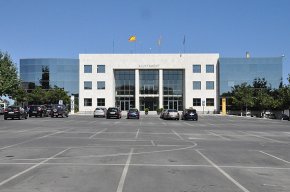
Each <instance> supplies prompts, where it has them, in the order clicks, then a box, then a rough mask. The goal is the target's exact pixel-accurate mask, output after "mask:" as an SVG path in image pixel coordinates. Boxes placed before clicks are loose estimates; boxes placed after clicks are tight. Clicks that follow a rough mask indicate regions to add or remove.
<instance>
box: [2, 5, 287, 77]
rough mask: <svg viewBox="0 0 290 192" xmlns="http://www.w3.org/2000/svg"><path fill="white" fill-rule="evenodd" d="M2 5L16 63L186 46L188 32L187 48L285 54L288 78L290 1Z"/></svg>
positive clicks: (6, 46) (6, 40) (5, 36)
mask: <svg viewBox="0 0 290 192" xmlns="http://www.w3.org/2000/svg"><path fill="white" fill-rule="evenodd" d="M0 5H1V8H0V9H1V11H0V18H1V23H0V50H1V51H7V52H8V53H9V54H10V55H11V57H12V59H13V61H14V62H15V63H19V59H20V58H51V57H57V58H78V54H79V53H112V52H113V51H114V52H115V53H131V52H138V53H150V52H151V53H179V52H182V51H183V38H184V35H185V52H188V53H220V55H221V56H223V57H244V56H245V53H246V51H249V52H250V54H251V57H261V56H265V57H268V56H269V57H271V56H281V55H282V54H284V55H285V57H284V78H285V77H286V74H288V73H290V24H289V21H290V11H289V10H290V0H103V1H101V0H42V1H41V0H0ZM130 35H136V36H137V42H136V45H134V43H129V42H128V38H129V36H130ZM159 37H162V40H161V46H160V47H158V46H157V40H158V38H159ZM113 42H114V43H113ZM113 44H114V46H113ZM135 46H136V47H135ZM113 47H114V48H113Z"/></svg>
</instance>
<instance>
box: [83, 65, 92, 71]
mask: <svg viewBox="0 0 290 192" xmlns="http://www.w3.org/2000/svg"><path fill="white" fill-rule="evenodd" d="M84 73H92V65H85V66H84Z"/></svg>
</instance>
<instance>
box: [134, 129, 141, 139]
mask: <svg viewBox="0 0 290 192" xmlns="http://www.w3.org/2000/svg"><path fill="white" fill-rule="evenodd" d="M139 131H140V129H138V130H137V133H136V136H135V139H137V138H138V135H139Z"/></svg>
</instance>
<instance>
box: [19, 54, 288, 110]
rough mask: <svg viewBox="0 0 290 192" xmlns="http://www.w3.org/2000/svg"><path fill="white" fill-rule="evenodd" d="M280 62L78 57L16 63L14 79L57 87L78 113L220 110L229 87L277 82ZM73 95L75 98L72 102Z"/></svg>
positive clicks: (271, 59)
mask: <svg viewBox="0 0 290 192" xmlns="http://www.w3.org/2000/svg"><path fill="white" fill-rule="evenodd" d="M282 64H283V59H282V57H261V58H250V57H249V55H247V57H245V58H224V57H219V54H214V53H213V54H80V55H79V59H21V60H20V78H21V79H22V81H23V84H24V86H25V88H26V90H27V91H31V90H32V89H34V88H35V86H42V87H43V88H45V89H49V88H52V87H54V86H58V87H61V88H64V90H66V91H68V93H69V94H74V95H75V96H76V99H77V100H78V101H79V111H80V112H92V111H93V110H94V109H95V108H96V107H106V108H108V107H112V106H117V107H120V108H121V109H122V110H128V109H129V108H138V109H139V110H141V111H144V110H145V108H148V109H149V111H156V110H157V109H158V108H164V109H168V108H170V109H177V110H179V111H181V110H183V109H184V108H189V107H193V108H195V109H197V111H198V112H199V113H214V112H219V110H220V97H221V96H222V95H223V94H225V93H227V92H229V91H231V88H232V87H233V86H234V85H239V84H241V83H244V82H247V83H248V84H252V82H253V81H254V79H255V78H265V79H266V81H267V82H268V84H269V85H271V87H272V88H278V87H279V86H280V84H281V82H282ZM78 94H79V98H78Z"/></svg>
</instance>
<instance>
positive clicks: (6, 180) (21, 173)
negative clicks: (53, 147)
mask: <svg viewBox="0 0 290 192" xmlns="http://www.w3.org/2000/svg"><path fill="white" fill-rule="evenodd" d="M69 149H70V148H67V149H65V150H63V151H61V152H59V153H57V154H55V155H53V156H51V157H49V158H47V159H45V160H43V161H41V162H40V163H37V164H35V165H33V166H32V167H29V168H28V169H25V170H24V171H21V172H20V173H17V174H16V175H13V176H12V177H9V178H8V179H5V180H4V181H2V182H1V183H0V186H2V185H4V184H6V183H8V182H9V181H11V180H13V179H15V178H17V177H19V176H21V175H23V174H25V173H27V172H29V171H31V170H32V169H35V168H37V167H39V166H40V165H42V164H45V163H46V162H48V161H49V160H51V159H53V158H55V157H57V156H58V155H61V154H62V153H64V152H66V151H67V150H69Z"/></svg>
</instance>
